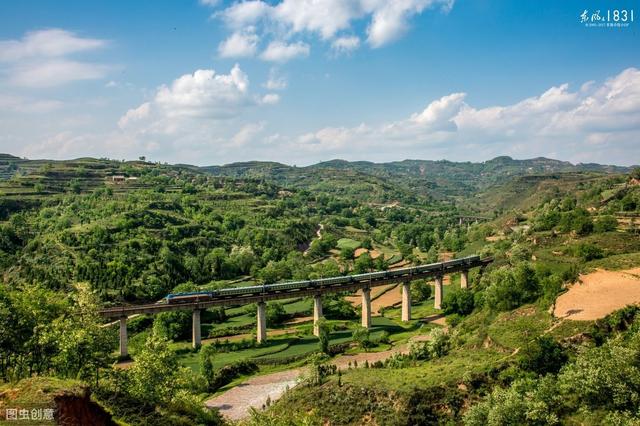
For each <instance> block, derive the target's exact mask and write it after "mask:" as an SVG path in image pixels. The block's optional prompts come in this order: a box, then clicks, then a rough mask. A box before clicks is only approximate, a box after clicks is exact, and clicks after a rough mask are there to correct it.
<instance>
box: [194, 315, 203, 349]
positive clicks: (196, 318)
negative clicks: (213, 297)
mask: <svg viewBox="0 0 640 426" xmlns="http://www.w3.org/2000/svg"><path fill="white" fill-rule="evenodd" d="M191 318H192V321H191V323H192V330H191V345H192V346H193V347H194V348H199V347H200V345H201V344H202V336H201V331H200V309H194V310H193V315H192V317H191Z"/></svg>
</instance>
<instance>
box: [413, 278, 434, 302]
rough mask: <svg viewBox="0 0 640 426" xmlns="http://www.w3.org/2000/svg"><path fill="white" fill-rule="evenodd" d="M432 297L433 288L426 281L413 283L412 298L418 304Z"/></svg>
mask: <svg viewBox="0 0 640 426" xmlns="http://www.w3.org/2000/svg"><path fill="white" fill-rule="evenodd" d="M430 297H431V286H430V285H429V284H427V282H426V281H425V280H416V281H414V282H412V283H411V298H412V299H413V300H414V301H416V302H422V301H424V300H427V299H429V298H430Z"/></svg>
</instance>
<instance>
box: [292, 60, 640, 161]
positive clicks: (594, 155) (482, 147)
mask: <svg viewBox="0 0 640 426" xmlns="http://www.w3.org/2000/svg"><path fill="white" fill-rule="evenodd" d="M465 97H466V94H465V93H452V94H450V95H447V96H443V97H441V98H440V99H437V100H434V101H432V102H430V103H429V104H428V105H427V106H426V107H425V108H424V109H423V110H422V111H419V112H416V113H414V114H411V115H410V116H409V117H408V118H406V119H403V120H398V121H390V122H386V123H379V124H375V125H371V124H360V125H358V126H356V127H326V128H322V129H320V130H317V131H315V132H308V133H303V134H302V135H300V136H298V137H294V138H290V139H289V140H288V141H287V142H282V143H283V144H286V147H282V148H281V150H282V151H284V152H296V153H298V156H299V158H304V157H305V156H308V157H309V158H316V159H318V157H317V156H318V155H322V157H321V158H323V159H328V158H335V157H344V158H350V159H363V158H367V159H373V160H380V161H383V160H389V159H402V158H409V157H418V158H448V159H460V160H470V159H483V158H484V159H486V158H491V157H494V156H497V155H514V156H517V157H521V158H522V157H536V156H540V155H546V156H560V158H563V159H569V160H572V161H574V162H577V161H600V162H617V163H620V164H630V163H633V162H635V163H637V158H640V157H638V155H637V154H640V151H639V150H638V147H637V145H636V144H637V141H638V139H640V71H639V70H637V69H635V68H629V69H627V70H625V71H623V72H621V73H620V74H618V75H617V76H614V77H612V78H610V79H608V80H607V81H605V82H604V83H603V84H601V85H600V86H597V85H590V86H588V87H587V88H586V89H585V88H584V87H583V88H581V89H580V90H579V91H576V92H573V91H571V90H570V89H569V86H568V85H566V84H563V85H559V86H555V87H552V88H550V89H549V90H547V91H545V92H544V93H542V94H541V95H539V96H535V97H531V98H527V99H524V100H522V101H520V102H517V103H515V104H512V105H507V106H489V107H485V108H474V107H473V106H471V105H469V104H467V103H466V102H465ZM630 152H631V153H633V152H635V153H636V155H635V158H629V153H630ZM397 155H400V156H401V157H396V156H397Z"/></svg>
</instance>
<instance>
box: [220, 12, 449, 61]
mask: <svg viewBox="0 0 640 426" xmlns="http://www.w3.org/2000/svg"><path fill="white" fill-rule="evenodd" d="M452 6H453V0H282V1H279V2H276V3H267V2H266V1H262V0H250V1H238V2H235V3H233V4H232V5H231V6H229V7H227V8H226V9H223V10H221V11H219V12H216V13H215V14H214V15H213V16H214V17H217V18H219V19H221V20H222V21H223V22H224V23H225V24H226V25H227V26H228V27H229V28H230V29H231V30H232V32H233V35H232V36H231V37H234V35H235V34H238V33H239V32H240V31H246V30H247V29H251V31H254V30H257V31H259V32H260V38H266V39H268V38H271V40H272V43H273V40H275V43H276V44H275V45H274V46H272V47H273V48H276V47H277V48H278V52H279V53H280V55H278V58H279V59H273V58H274V55H273V54H272V49H269V48H267V50H266V51H265V52H263V54H262V55H261V58H263V59H265V60H277V61H281V60H284V59H285V58H290V57H294V56H299V55H303V56H305V55H308V53H309V51H308V47H307V49H302V48H301V45H300V43H301V41H297V42H293V43H290V44H284V42H283V41H282V40H291V39H292V38H293V37H296V36H306V35H317V36H319V37H320V39H321V40H323V41H325V42H329V43H330V46H331V48H332V50H333V51H334V52H337V53H347V52H351V51H353V50H355V49H357V48H358V47H359V46H360V37H358V36H355V35H344V34H343V33H344V32H353V29H354V28H353V27H354V24H355V23H356V22H359V21H365V23H366V25H360V26H366V28H367V30H366V38H367V42H368V44H369V46H371V47H373V48H378V47H381V46H384V45H385V44H388V43H390V42H392V41H394V40H397V39H398V38H399V37H401V36H402V35H403V34H404V33H405V32H406V31H407V30H408V28H409V26H410V21H411V18H412V17H413V16H415V15H418V14H420V13H422V12H423V11H425V10H426V9H429V8H434V9H435V8H439V9H441V10H443V11H444V12H448V11H449V10H450V9H451V7H452ZM236 37H237V36H236ZM228 40H231V38H230V39H228ZM284 46H287V47H289V49H288V50H287V52H289V54H285V53H284V50H283V47H284ZM270 47H271V45H270ZM293 47H296V48H297V50H296V52H297V54H296V55H293Z"/></svg>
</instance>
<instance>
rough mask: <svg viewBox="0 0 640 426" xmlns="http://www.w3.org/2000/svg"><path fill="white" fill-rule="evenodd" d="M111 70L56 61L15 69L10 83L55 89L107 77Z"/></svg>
mask: <svg viewBox="0 0 640 426" xmlns="http://www.w3.org/2000/svg"><path fill="white" fill-rule="evenodd" d="M110 69H111V68H110V67H109V66H106V65H99V64H90V63H85V62H78V61H71V60H66V59H56V60H51V61H44V62H37V63H29V64H26V65H20V66H16V67H14V68H13V69H12V70H11V72H10V76H9V83H10V84H12V85H15V86H21V87H32V88H40V87H54V86H60V85H63V84H66V83H70V82H73V81H80V80H97V79H101V78H103V77H105V76H106V75H107V73H108V72H109V70H110Z"/></svg>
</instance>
